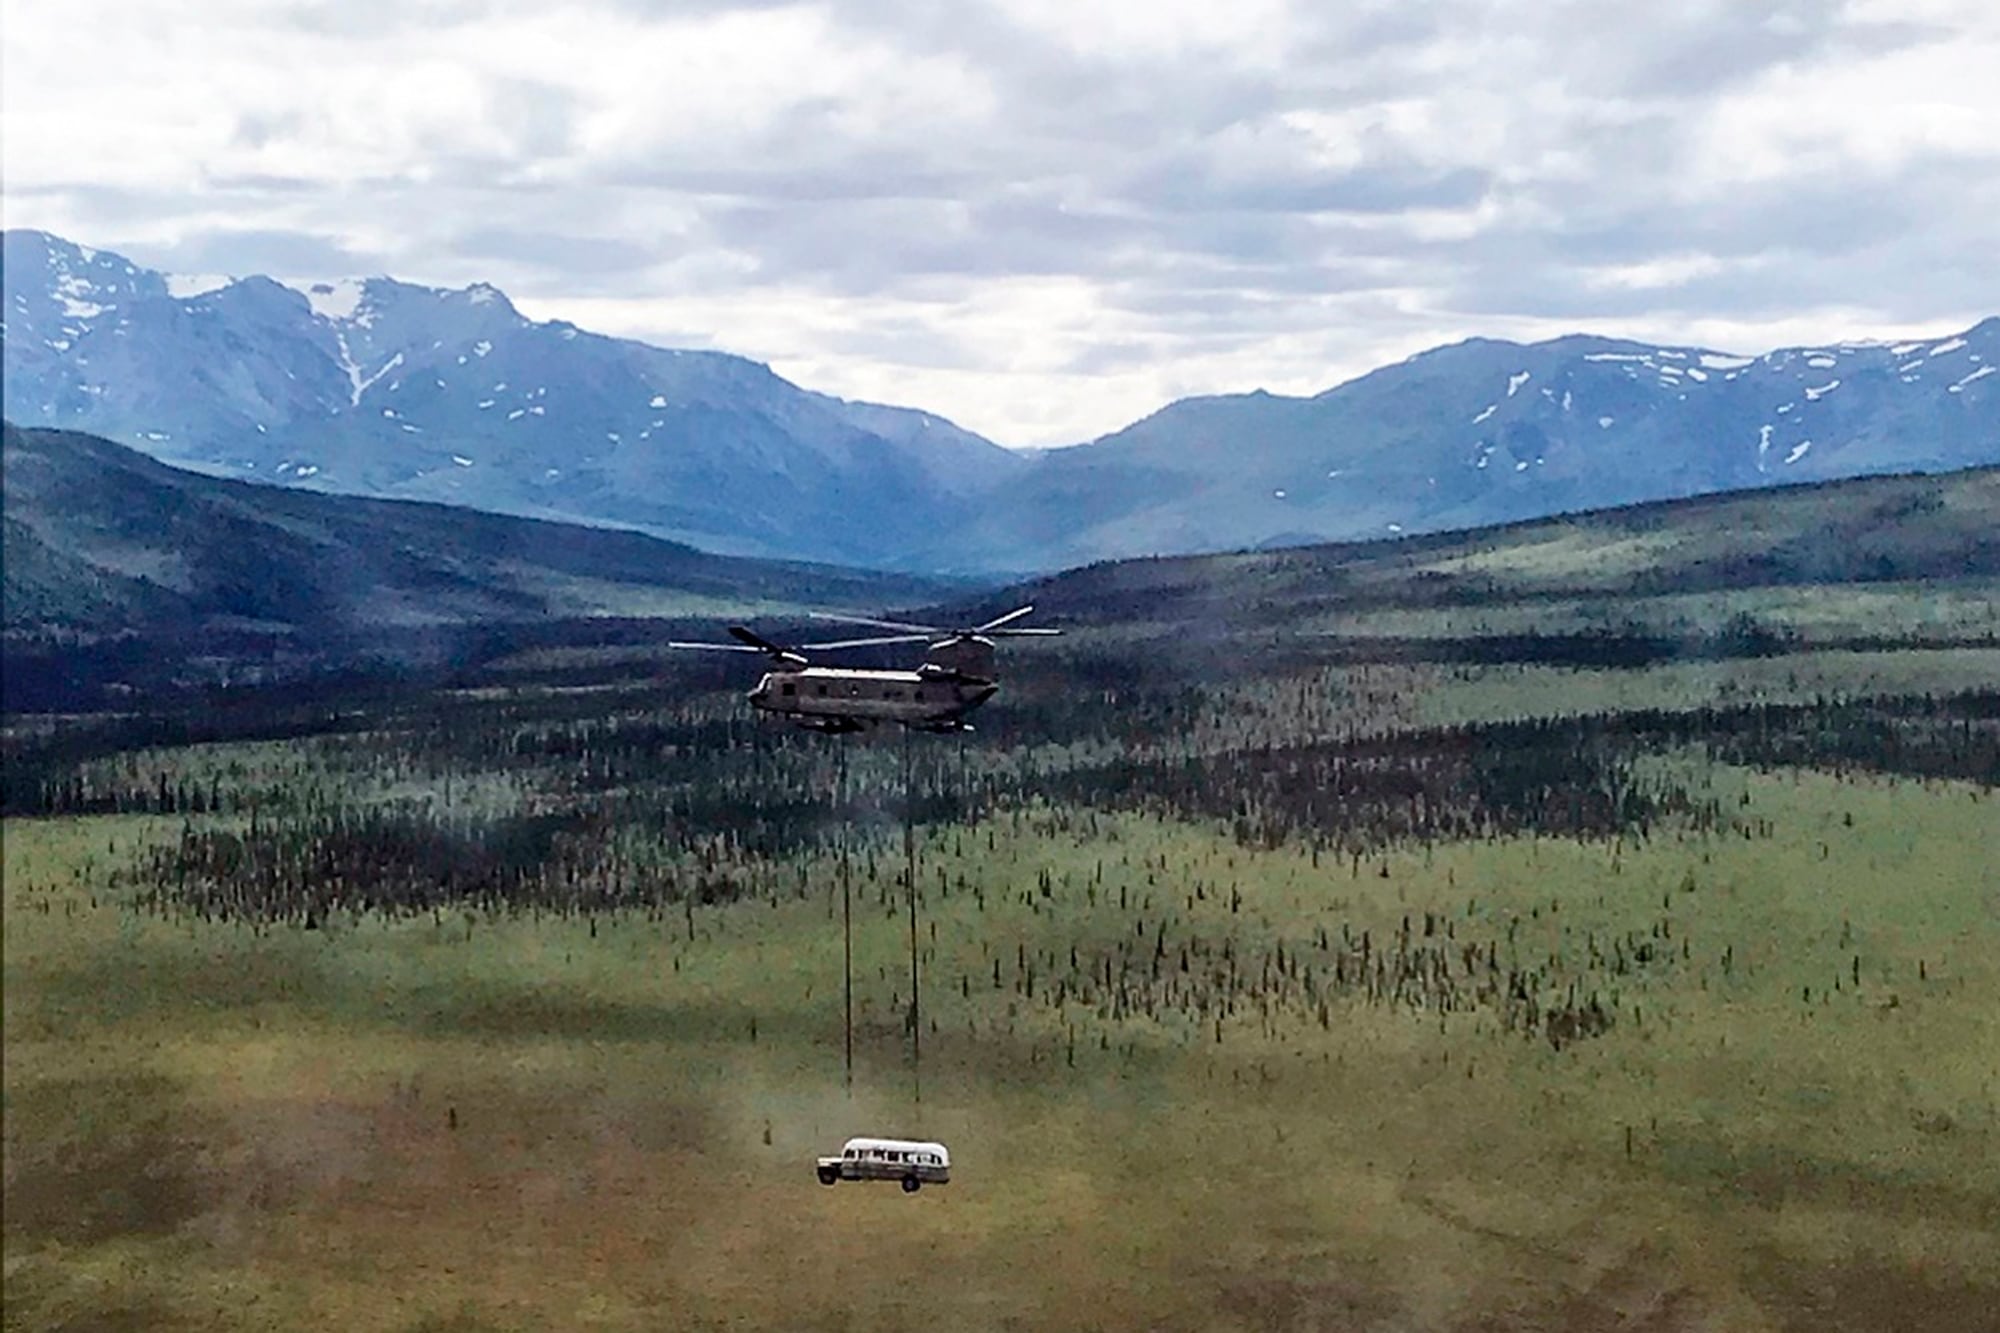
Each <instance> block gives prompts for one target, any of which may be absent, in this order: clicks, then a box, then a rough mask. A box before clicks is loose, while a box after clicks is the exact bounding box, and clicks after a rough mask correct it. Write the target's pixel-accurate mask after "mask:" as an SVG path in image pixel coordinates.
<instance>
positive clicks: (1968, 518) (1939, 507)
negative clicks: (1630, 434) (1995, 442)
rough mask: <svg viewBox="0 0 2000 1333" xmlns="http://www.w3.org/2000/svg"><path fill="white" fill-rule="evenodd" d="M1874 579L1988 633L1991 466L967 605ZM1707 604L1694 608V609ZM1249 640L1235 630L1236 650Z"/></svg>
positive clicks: (1999, 500) (1498, 611) (1119, 615)
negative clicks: (1964, 613)
mask: <svg viewBox="0 0 2000 1333" xmlns="http://www.w3.org/2000/svg"><path fill="white" fill-rule="evenodd" d="M1876 584H1879V585H1882V586H1884V587H1886V588H1888V589H1890V590H1891V591H1892V592H1893V593H1894V594H1895V595H1896V596H1897V597H1899V598H1900V600H1901V601H1903V602H1905V603H1908V604H1909V606H1908V610H1909V612H1910V613H1911V614H1912V615H1916V616H1920V615H1921V614H1922V613H1923V612H1924V611H1925V609H1926V608H1925V605H1924V604H1925V602H1926V600H1927V596H1928V597H1934V598H1936V599H1939V600H1940V601H1942V599H1944V598H1946V597H1947V596H1952V595H1956V594H1960V593H1961V592H1963V593H1964V600H1966V603H1967V606H1968V607H1969V608H1970V610H1971V612H1972V613H1973V614H1974V615H1975V616H1977V614H1978V613H1979V611H1980V608H1981V607H1982V606H1983V608H1984V609H1983V622H1984V629H1983V630H1982V631H1980V632H1981V633H1983V634H1984V635H1986V636H1988V637H2000V468H1978V469H1972V470H1968V471H1962V472H1955V473H1949V474H1944V475H1936V476H1897V477H1871V478H1861V479H1855V480H1848V481H1840V482H1831V483H1823V484H1819V485H1809V486H1791V487H1783V488H1775V489H1770V490H1755V491H1739V492H1734V493H1731V494H1726V495H1715V496H1704V497H1699V498H1695V499H1688V500H1675V501H1665V502H1659V503H1652V504H1643V505H1633V506H1629V507H1624V508H1616V509H1607V510H1599V511H1595V512H1591V513H1584V514H1578V515H1574V516H1570V517H1564V518H1554V519H1540V520H1535V521H1531V522H1524V523H1516V524H1511V525H1507V526H1502V527H1493V528H1481V529H1476V530H1473V531H1470V532H1450V533H1438V534H1433V535H1429V536H1423V537H1412V538H1404V539H1402V540H1396V541H1370V542H1360V543H1346V544H1337V545H1326V546H1315V547H1300V548H1295V549H1288V550H1280V551H1264V552H1248V553H1238V554H1232V555H1212V556H1183V557H1174V558H1162V559H1153V560H1125V561H1118V562H1114V563H1105V564H1099V565H1093V566H1090V567H1087V568H1083V569H1077V570H1072V571H1070V572H1069V573H1065V574H1059V575H1056V576H1054V577H1051V578H1047V579H1042V580H1037V581H1035V582H1032V583H1028V584H1025V585H1021V586H1019V587H1015V588H1011V589H1009V590H1007V591H1005V592H1002V593H997V594H995V595H994V596H993V597H992V598H991V599H988V601H983V602H981V603H980V605H981V606H984V605H987V604H988V602H990V604H991V605H994V606H998V605H1000V604H1001V603H1002V602H1008V601H1011V600H1013V599H1019V600H1022V601H1033V602H1034V603H1035V604H1036V606H1037V608H1038V619H1046V620H1047V621H1049V622H1051V623H1057V624H1063V623H1069V624H1075V625H1096V626H1100V627H1124V628H1126V629H1130V630H1138V631H1145V632H1148V633H1151V634H1153V635H1157V636H1162V637H1165V638H1172V639H1178V640H1187V639H1191V638H1206V639H1211V640H1220V641H1225V642H1226V641H1228V640H1230V639H1231V637H1232V636H1235V635H1239V634H1250V635H1254V633H1255V632H1256V631H1259V630H1278V631H1284V632H1299V633H1311V632H1314V631H1319V632H1326V633H1336V632H1338V633H1348V634H1352V633H1364V634H1366V633H1383V632H1397V631H1398V630H1401V631H1402V632H1416V631H1421V630H1423V628H1424V626H1425V625H1426V623H1427V622H1426V621H1425V620H1424V619H1423V618H1422V617H1423V615H1432V613H1450V615H1451V616H1452V618H1454V619H1456V620H1459V621H1462V622H1464V624H1465V625H1478V624H1488V625H1499V626H1508V627H1511V628H1512V629H1514V630H1517V631H1519V632H1522V633H1555V632H1561V631H1562V630H1563V629H1565V628H1566V627H1568V625H1569V624H1570V623H1571V621H1572V619H1573V617H1575V616H1576V614H1577V608H1579V607H1583V608H1592V607H1594V608H1595V610H1594V611H1593V612H1591V614H1590V615H1588V616H1586V617H1585V618H1584V619H1583V620H1582V621H1580V622H1576V623H1585V624H1593V623H1594V624H1606V623H1609V624H1611V625H1613V626H1616V625H1617V624H1618V623H1619V622H1620V620H1621V619H1622V618H1625V617H1631V616H1636V615H1640V614H1642V612H1643V611H1644V609H1645V607H1646V606H1647V605H1649V604H1655V603H1657V604H1665V603H1670V602H1672V601H1673V600H1674V599H1688V598H1691V597H1696V596H1698V595H1703V594H1722V593H1730V592H1734V591H1740V590H1749V589H1762V590H1785V589H1810V588H1821V587H1828V586H1852V587H1855V588H1857V589H1858V588H1860V587H1861V586H1863V585H1876ZM1912 584H1921V585H1923V587H1922V589H1921V590H1918V589H1912V588H1911V587H1910V586H1909V585H1912ZM1899 585H1900V586H1899ZM1709 605H1710V604H1709V603H1707V602H1701V603H1696V604H1694V605H1693V610H1692V612H1691V614H1693V615H1694V616H1695V618H1696V620H1697V621H1699V620H1702V619H1703V618H1705V617H1707V616H1708V615H1709V614H1710V612H1709ZM1410 613H1422V614H1421V615H1418V614H1410ZM1607 617H1608V618H1609V619H1608V620H1607V619H1606V618H1607ZM1431 623H1439V624H1441V623H1443V618H1442V614H1439V615H1432V622H1431ZM1654 627H1655V628H1657V625H1655V626H1654ZM1640 628H1643V626H1640ZM1690 628H1692V629H1695V630H1698V631H1704V632H1713V631H1715V630H1718V629H1720V628H1721V626H1719V625H1715V624H1700V623H1697V624H1694V625H1692V626H1691V627H1690ZM1855 629H1856V631H1857V632H1861V633H1865V632H1866V631H1867V629H1868V625H1867V624H1866V622H1865V621H1864V622H1862V623H1860V624H1858V625H1857V626H1855ZM1883 632H1885V633H1889V632H1893V631H1892V630H1891V629H1890V628H1889V627H1886V626H1885V627H1883ZM1257 642H1258V640H1257V639H1256V638H1255V637H1250V638H1245V639H1243V640H1242V651H1244V652H1246V653H1247V652H1253V651H1255V648H1256V644H1257Z"/></svg>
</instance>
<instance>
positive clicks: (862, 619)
mask: <svg viewBox="0 0 2000 1333" xmlns="http://www.w3.org/2000/svg"><path fill="white" fill-rule="evenodd" d="M806 615H808V616H809V617H811V618H812V619H814V620H831V621H834V622H836V623H839V624H846V625H873V626H875V627H876V628H877V629H899V630H905V631H909V632H914V633H917V634H923V635H937V634H948V633H950V631H949V630H946V629H944V628H943V627H942V626H939V625H913V624H911V623H910V622H908V621H906V620H877V619H876V618H875V617H873V616H849V615H838V614H835V613H833V612H830V611H808V612H806Z"/></svg>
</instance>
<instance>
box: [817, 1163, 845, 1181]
mask: <svg viewBox="0 0 2000 1333" xmlns="http://www.w3.org/2000/svg"><path fill="white" fill-rule="evenodd" d="M839 1179H840V1172H839V1171H838V1170H836V1169H834V1168H831V1167H824V1166H823V1167H821V1168H820V1169H819V1183H820V1184H822V1185H831V1184H833V1183H834V1182H835V1181H836V1180H839Z"/></svg>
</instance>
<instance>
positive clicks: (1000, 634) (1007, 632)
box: [974, 626, 1062, 639]
mask: <svg viewBox="0 0 2000 1333" xmlns="http://www.w3.org/2000/svg"><path fill="white" fill-rule="evenodd" d="M974 632H975V633H978V634H989V635H992V636H993V637H994V638H996V639H1017V638H1018V639H1025V638H1029V637H1035V636H1041V637H1046V636H1048V635H1051V634H1060V633H1062V631H1061V630H1059V629H1038V628H1031V627H1025V626H1024V627H1023V628H1021V629H986V630H976V631H974Z"/></svg>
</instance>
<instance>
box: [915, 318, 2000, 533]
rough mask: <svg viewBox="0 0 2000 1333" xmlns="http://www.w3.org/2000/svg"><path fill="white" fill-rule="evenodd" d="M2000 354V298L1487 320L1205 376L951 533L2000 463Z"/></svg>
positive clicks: (1583, 495)
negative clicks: (1721, 326) (1338, 363)
mask: <svg viewBox="0 0 2000 1333" xmlns="http://www.w3.org/2000/svg"><path fill="white" fill-rule="evenodd" d="M1996 364H2000V319H1988V320H1986V321H1984V322H1982V323H1980V324H1979V325H1977V326H1976V327H1974V328H1971V329H1968V330H1966V331H1964V332H1963V333H1960V334H1955V335H1952V336H1948V337H1939V338H1934V339H1927V340H1923V341H1913V342H1904V343H1896V344H1872V343H1871V344H1860V343H1855V344H1843V345H1839V346H1832V347H1816V348H1791V349H1785V350H1781V351H1774V352H1770V353H1767V354H1764V355H1761V356H1754V357H1753V356H1739V355H1725V354H1722V353H1719V352H1714V351H1711V350H1708V349H1705V348H1698V347H1664V346H1660V345H1657V344H1652V343H1636V342H1627V341H1619V340H1614V339H1608V338H1595V337H1582V336H1572V337H1566V338H1557V339H1554V340H1551V341H1548V342H1541V343H1533V344H1529V345H1525V346H1524V345H1522V344H1518V343H1511V342H1498V341H1491V340H1487V339H1473V340H1471V341H1468V342H1463V343H1458V344H1455V345H1452V346H1449V347H1440V348H1436V349H1434V350H1432V351H1428V352H1424V353H1422V354H1420V355H1418V356H1415V357H1412V358H1410V359H1409V360H1407V361H1404V362H1401V363H1399V364H1397V365H1393V366H1387V367H1384V368H1383V369H1380V370H1377V371H1374V372H1372V373H1370V374H1368V375H1364V376H1362V377H1361V378H1360V379H1357V380H1354V381H1351V382H1349V383H1347V384H1343V385H1340V386H1339V387H1337V388H1334V389H1329V390H1328V391H1326V392H1325V393H1322V394H1319V395H1317V396H1316V397H1312V398H1284V397H1278V396H1274V395H1271V394H1265V393H1252V394H1241V395H1233V396H1228V397H1216V398H1195V399H1186V400H1183V401H1181V402H1177V403H1174V404H1172V405H1170V406H1168V407H1166V408H1164V409H1162V410H1161V411H1159V412H1157V413H1155V414H1154V415H1153V416H1150V417H1148V418H1146V419H1145V420H1143V421H1140V422H1138V423H1136V424H1135V425H1132V426H1129V427H1127V428H1126V429H1124V430H1122V431H1119V432H1118V433H1116V434H1114V435H1109V436H1106V437H1105V438H1103V439H1101V440H1099V441H1097V442H1095V443H1093V444H1089V445H1085V446H1082V447H1079V448H1075V449H1064V450H1058V451H1054V452H1051V453H1049V454H1047V455H1044V456H1043V457H1042V458H1040V459H1039V460H1037V463H1036V466H1035V467H1034V468H1033V469H1031V470H1029V471H1027V472H1026V473H1024V474H1023V475H1021V476H1019V477H1017V478H1013V479H1011V480H1009V481H1007V482H1005V483H1004V484H1003V485H1002V486H1000V487H999V488H998V489H997V490H996V491H995V493H994V494H993V495H991V496H989V497H988V498H987V500H986V502H985V504H983V505H982V506H981V512H980V514H979V516H978V517H977V518H976V519H975V520H974V521H973V522H972V523H971V524H969V525H967V526H966V527H965V528H963V529H961V530H960V531H958V532H956V533H954V534H953V540H952V542H951V544H950V547H949V551H950V552H951V553H955V554H956V555H957V556H958V557H959V558H960V559H962V560H965V561H966V562H968V563H969V564H970V565H971V566H974V567H977V566H981V565H986V566H990V565H994V564H1003V563H1005V562H1006V561H1007V560H1008V559H1009V557H1010V555H1011V554H1012V553H1013V552H1015V551H1018V550H1020V549H1021V548H1022V547H1023V546H1027V547H1029V548H1030V549H1033V550H1034V551H1035V552H1036V553H1037V555H1038V556H1039V558H1040V560H1041V563H1042V564H1043V565H1044V567H1053V566H1058V565H1071V564H1081V563H1085V562H1087V561H1091V560H1098V559H1106V558H1113V557H1119V556H1128V555H1139V554H1146V553H1168V552H1190V551H1212V550H1222V549H1230V548H1237V547H1245V546H1259V545H1278V544H1285V545H1296V544H1301V543H1306V542H1311V541H1326V540H1347V539H1353V538H1365V537H1383V536H1394V535H1397V534H1399V533H1415V532H1424V531H1437V530H1441V529H1446V528H1461V527H1478V526H1482V525H1484V524H1489V523H1498V522H1506V521H1511V520H1514V519H1523V518H1534V517H1540V516H1542V515H1546V514H1553V513H1563V512H1573V511H1577V510H1583V509H1591V508H1598V507H1602V506H1605V505H1616V504H1625V503H1629V502H1634V501H1641V500H1655V499H1667V498H1673V497H1677V496H1684V495H1695V494H1700V493H1703V492H1709V491H1721V490H1732V489H1737V488H1743V487H1756V486H1768V485H1778V484H1784V483H1788V482H1804V481H1821V480H1827V479H1831V478H1836V477H1848V476H1857V475H1862V474H1868V473H1883V472H1936V471H1945V470H1949V469H1953V468H1960V467H1967V466H1971V465H1974V464H1980V463H1995V462H2000V377H1996V376H1995V375H1994V374H1993V371H1994V367H1995V366H1996ZM939 554H940V556H941V557H943V556H944V555H945V554H946V552H945V551H944V550H942V549H941V550H940V552H939Z"/></svg>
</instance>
